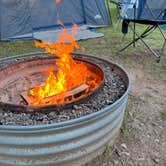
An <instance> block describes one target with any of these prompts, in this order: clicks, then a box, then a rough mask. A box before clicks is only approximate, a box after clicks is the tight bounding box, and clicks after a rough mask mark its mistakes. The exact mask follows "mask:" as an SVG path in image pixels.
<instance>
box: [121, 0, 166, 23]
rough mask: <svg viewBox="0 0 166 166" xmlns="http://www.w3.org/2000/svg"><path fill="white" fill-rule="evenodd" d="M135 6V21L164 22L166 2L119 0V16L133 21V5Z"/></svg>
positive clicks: (160, 0)
mask: <svg viewBox="0 0 166 166" xmlns="http://www.w3.org/2000/svg"><path fill="white" fill-rule="evenodd" d="M134 3H135V4H136V16H135V19H137V20H162V21H165V20H166V0H121V1H120V4H121V6H122V9H121V16H122V17H124V18H128V19H134V8H133V4H134ZM131 6H132V7H131Z"/></svg>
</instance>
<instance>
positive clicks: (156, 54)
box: [119, 25, 165, 62]
mask: <svg viewBox="0 0 166 166" xmlns="http://www.w3.org/2000/svg"><path fill="white" fill-rule="evenodd" d="M129 26H130V25H129ZM156 27H157V26H152V27H148V28H147V29H146V30H145V31H144V32H143V33H142V34H141V35H139V34H138V33H137V32H135V35H136V36H137V38H135V39H133V41H131V42H130V43H129V44H128V45H126V46H125V47H124V48H122V49H120V50H119V52H121V51H124V50H125V49H127V48H128V47H129V46H131V45H132V44H133V43H134V42H136V41H138V40H141V41H142V43H143V44H144V45H145V46H146V48H147V49H148V50H149V51H150V52H151V53H152V55H153V56H155V57H156V61H157V62H159V61H160V55H159V54H158V53H157V52H155V51H154V50H153V49H152V48H151V47H150V46H149V45H148V44H147V43H146V42H145V41H144V40H143V38H144V37H146V35H147V33H148V32H150V31H151V30H153V29H155V28H156ZM130 28H131V30H132V31H133V32H134V29H133V27H132V26H130ZM164 47H165V44H164V46H163V48H164Z"/></svg>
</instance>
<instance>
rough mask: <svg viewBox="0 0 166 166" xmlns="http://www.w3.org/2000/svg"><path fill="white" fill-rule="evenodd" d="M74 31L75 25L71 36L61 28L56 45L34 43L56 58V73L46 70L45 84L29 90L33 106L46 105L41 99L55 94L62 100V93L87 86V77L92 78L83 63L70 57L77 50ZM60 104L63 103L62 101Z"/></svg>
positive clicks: (94, 82)
mask: <svg viewBox="0 0 166 166" xmlns="http://www.w3.org/2000/svg"><path fill="white" fill-rule="evenodd" d="M60 23H61V22H60ZM76 29H77V25H76V24H74V25H73V28H72V35H70V34H68V33H67V30H66V29H65V28H63V29H62V31H61V33H60V34H59V37H58V39H57V42H56V43H49V42H45V43H41V42H38V41H36V42H35V45H36V46H37V47H41V48H44V49H45V51H46V52H47V53H51V54H54V55H57V56H58V58H57V60H56V65H57V66H58V71H57V73H56V75H55V74H54V71H53V69H52V70H51V69H50V68H49V69H48V70H47V72H49V76H48V77H47V78H46V80H45V82H44V83H43V84H42V85H39V86H36V87H34V88H33V89H30V90H29V95H30V96H33V98H34V100H35V103H34V104H33V105H43V104H46V103H44V100H43V99H44V98H46V97H49V96H52V95H56V94H62V98H63V93H64V92H66V91H68V90H70V89H71V88H73V87H75V86H78V85H80V84H82V83H86V84H87V85H88V84H89V83H88V81H89V80H90V79H89V76H92V74H91V73H90V71H89V70H88V69H87V67H86V66H85V65H84V63H83V62H79V63H78V62H76V61H74V59H73V58H72V56H71V55H70V53H71V52H72V51H73V50H74V49H75V48H79V46H78V44H77V43H76V41H75V40H74V37H73V36H74V34H75V33H76ZM91 83H93V86H94V87H95V86H96V85H95V84H96V81H95V80H92V81H91ZM52 102H53V103H54V104H57V103H59V101H52ZM61 102H63V100H62V101H61ZM53 103H49V104H53Z"/></svg>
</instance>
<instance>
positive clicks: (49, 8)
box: [0, 0, 110, 40]
mask: <svg viewBox="0 0 166 166" xmlns="http://www.w3.org/2000/svg"><path fill="white" fill-rule="evenodd" d="M58 19H60V20H61V21H62V22H63V23H64V25H65V26H71V25H72V24H73V23H77V24H78V25H90V26H106V25H110V19H109V16H108V13H107V9H106V6H105V2H104V0H61V3H60V4H58V5H56V3H55V0H0V40H10V39H11V38H13V37H17V36H20V35H23V36H24V37H26V38H27V37H32V36H33V35H32V34H33V32H35V31H39V30H40V31H41V30H45V29H51V28H57V27H58V26H59V25H57V20H58ZM23 36H22V38H23Z"/></svg>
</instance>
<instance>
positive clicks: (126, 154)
mask: <svg viewBox="0 0 166 166" xmlns="http://www.w3.org/2000/svg"><path fill="white" fill-rule="evenodd" d="M121 154H124V155H125V156H127V157H130V153H128V152H122V153H121Z"/></svg>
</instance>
